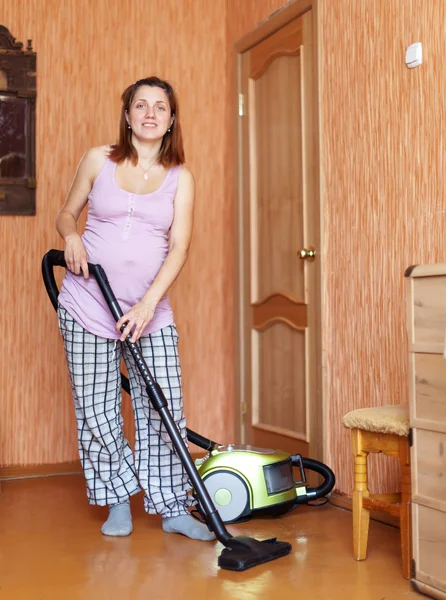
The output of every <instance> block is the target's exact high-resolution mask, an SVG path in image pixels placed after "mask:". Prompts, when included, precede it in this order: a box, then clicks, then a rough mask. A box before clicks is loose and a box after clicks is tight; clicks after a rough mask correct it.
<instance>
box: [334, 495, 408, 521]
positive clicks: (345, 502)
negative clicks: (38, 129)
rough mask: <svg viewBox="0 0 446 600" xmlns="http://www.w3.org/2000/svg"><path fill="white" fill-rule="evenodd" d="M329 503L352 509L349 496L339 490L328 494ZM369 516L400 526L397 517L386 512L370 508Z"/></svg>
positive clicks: (375, 519)
mask: <svg viewBox="0 0 446 600" xmlns="http://www.w3.org/2000/svg"><path fill="white" fill-rule="evenodd" d="M330 504H333V506H337V507H338V508H343V509H345V510H349V511H350V512H351V511H352V509H353V505H352V498H351V496H349V495H348V494H344V493H343V492H339V491H335V492H333V493H332V495H331V496H330ZM370 518H371V519H373V520H374V521H379V522H380V523H384V524H385V525H390V526H391V527H396V528H397V529H399V528H400V522H399V519H397V518H396V517H393V516H392V515H387V514H386V513H380V512H377V511H373V510H372V511H371V513H370Z"/></svg>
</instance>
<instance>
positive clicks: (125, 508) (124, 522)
mask: <svg viewBox="0 0 446 600" xmlns="http://www.w3.org/2000/svg"><path fill="white" fill-rule="evenodd" d="M109 511H110V512H109V514H108V519H107V520H106V521H105V523H104V524H103V525H102V528H101V531H102V533H103V534H104V535H116V536H125V535H130V534H131V533H132V531H133V524H132V514H131V512H130V502H129V501H128V500H127V502H122V503H120V504H114V505H113V506H110V507H109Z"/></svg>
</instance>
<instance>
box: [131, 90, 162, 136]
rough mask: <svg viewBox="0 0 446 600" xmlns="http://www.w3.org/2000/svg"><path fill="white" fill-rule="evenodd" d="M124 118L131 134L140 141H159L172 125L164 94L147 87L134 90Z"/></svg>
mask: <svg viewBox="0 0 446 600" xmlns="http://www.w3.org/2000/svg"><path fill="white" fill-rule="evenodd" d="M126 116H127V122H128V124H129V125H130V127H131V128H132V131H133V134H134V135H136V136H137V137H138V138H140V139H141V140H142V141H143V140H147V141H149V140H150V141H152V140H159V139H161V138H162V137H163V135H164V134H165V133H166V131H167V130H168V129H169V127H170V126H171V125H172V123H173V117H172V115H171V111H170V104H169V98H168V97H167V94H166V92H165V91H164V90H162V89H161V88H159V87H152V86H149V85H142V86H141V87H139V88H138V89H137V90H136V93H135V95H134V97H133V100H132V103H131V105H130V107H129V110H128V112H127V115H126Z"/></svg>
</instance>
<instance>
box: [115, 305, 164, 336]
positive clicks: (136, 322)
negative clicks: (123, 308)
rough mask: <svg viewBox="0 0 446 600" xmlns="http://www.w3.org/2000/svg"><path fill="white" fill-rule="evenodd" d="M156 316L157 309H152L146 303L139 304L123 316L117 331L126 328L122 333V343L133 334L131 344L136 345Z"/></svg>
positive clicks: (118, 323)
mask: <svg viewBox="0 0 446 600" xmlns="http://www.w3.org/2000/svg"><path fill="white" fill-rule="evenodd" d="M154 314H155V307H154V308H151V307H150V305H149V304H146V303H145V302H137V303H136V304H135V305H134V306H132V308H131V309H130V310H129V311H127V312H126V313H125V315H122V317H121V318H120V319H119V321H118V322H117V323H116V329H117V331H121V327H122V326H123V325H125V328H124V329H123V331H122V332H121V338H120V339H121V342H123V341H124V340H125V339H126V337H127V336H128V335H129V333H131V332H133V333H132V337H131V340H130V341H131V342H132V343H135V342H137V341H138V340H139V338H140V337H141V334H142V332H143V331H144V329H145V328H146V327H147V325H148V324H149V323H150V321H151V320H152V319H153V315H154Z"/></svg>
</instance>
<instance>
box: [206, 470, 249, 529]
mask: <svg viewBox="0 0 446 600" xmlns="http://www.w3.org/2000/svg"><path fill="white" fill-rule="evenodd" d="M203 483H204V485H205V486H206V489H207V491H208V492H209V495H210V497H211V498H212V501H213V502H214V504H215V508H216V509H217V510H218V512H219V514H220V517H221V518H222V521H224V522H225V523H230V522H231V521H236V520H237V519H238V518H239V517H241V516H242V515H243V513H244V512H245V511H246V508H249V492H248V488H247V487H246V484H245V482H244V481H243V480H242V479H241V478H240V477H239V476H238V475H236V474H235V473H231V472H229V471H214V472H213V473H210V474H209V475H208V476H207V477H205V478H204V480H203Z"/></svg>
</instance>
